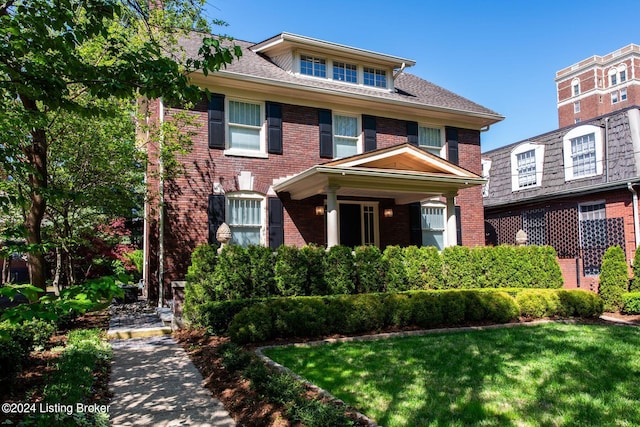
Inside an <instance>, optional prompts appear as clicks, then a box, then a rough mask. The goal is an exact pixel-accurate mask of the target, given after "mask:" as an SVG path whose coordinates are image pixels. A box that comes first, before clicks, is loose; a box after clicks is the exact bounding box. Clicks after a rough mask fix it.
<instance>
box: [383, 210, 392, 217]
mask: <svg viewBox="0 0 640 427" xmlns="http://www.w3.org/2000/svg"><path fill="white" fill-rule="evenodd" d="M382 214H383V215H384V217H385V218H392V217H393V209H385V210H384V211H382Z"/></svg>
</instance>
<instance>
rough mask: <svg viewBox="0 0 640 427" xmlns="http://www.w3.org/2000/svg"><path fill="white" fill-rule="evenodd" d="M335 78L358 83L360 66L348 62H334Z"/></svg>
mask: <svg viewBox="0 0 640 427" xmlns="http://www.w3.org/2000/svg"><path fill="white" fill-rule="evenodd" d="M333 80H338V81H341V82H347V83H358V67H357V66H356V65H354V64H347V63H346V62H334V63H333Z"/></svg>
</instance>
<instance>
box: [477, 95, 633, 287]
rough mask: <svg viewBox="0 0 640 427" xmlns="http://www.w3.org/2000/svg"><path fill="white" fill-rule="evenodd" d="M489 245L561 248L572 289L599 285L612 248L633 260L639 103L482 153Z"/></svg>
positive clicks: (559, 252)
mask: <svg viewBox="0 0 640 427" xmlns="http://www.w3.org/2000/svg"><path fill="white" fill-rule="evenodd" d="M482 165H483V176H484V177H485V178H486V179H487V180H488V181H487V183H486V184H485V186H484V188H483V199H484V206H485V227H486V237H487V240H486V243H487V244H492V245H497V244H503V243H506V244H514V243H515V236H516V233H517V232H518V230H521V229H522V230H524V231H525V232H526V233H527V237H528V244H535V245H551V246H553V247H554V248H555V250H556V252H557V254H558V257H559V261H560V265H561V268H562V271H563V275H564V279H565V287H567V288H584V289H588V290H592V291H596V290H597V284H598V274H599V272H600V266H601V262H602V255H603V254H604V252H605V250H606V249H607V248H608V247H610V246H614V245H620V246H621V247H622V248H623V249H624V250H625V253H626V257H627V261H628V263H629V265H630V264H631V261H632V260H633V257H634V255H635V250H636V248H637V247H638V245H639V244H640V240H639V239H640V228H639V224H638V195H637V192H638V191H639V190H640V110H639V107H637V106H632V107H628V108H626V109H622V110H619V111H615V112H610V113H608V114H606V115H603V116H600V117H594V118H591V119H589V120H583V121H581V122H579V123H577V124H574V125H571V126H568V127H564V128H561V129H558V130H554V131H552V132H548V133H545V134H542V135H538V136H535V137H532V138H529V139H527V140H524V141H520V142H517V143H515V144H511V145H508V146H505V147H501V148H498V149H495V150H492V151H489V152H486V153H483V155H482Z"/></svg>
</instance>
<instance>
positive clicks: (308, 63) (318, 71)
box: [300, 55, 327, 78]
mask: <svg viewBox="0 0 640 427" xmlns="http://www.w3.org/2000/svg"><path fill="white" fill-rule="evenodd" d="M300 74H304V75H306V76H313V77H323V78H326V77H327V60H326V59H324V58H318V57H315V56H309V55H300Z"/></svg>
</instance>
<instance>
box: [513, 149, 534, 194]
mask: <svg viewBox="0 0 640 427" xmlns="http://www.w3.org/2000/svg"><path fill="white" fill-rule="evenodd" d="M516 159H517V162H518V188H524V187H530V186H532V185H536V151H535V150H529V151H525V152H524V153H520V154H517V155H516Z"/></svg>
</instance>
